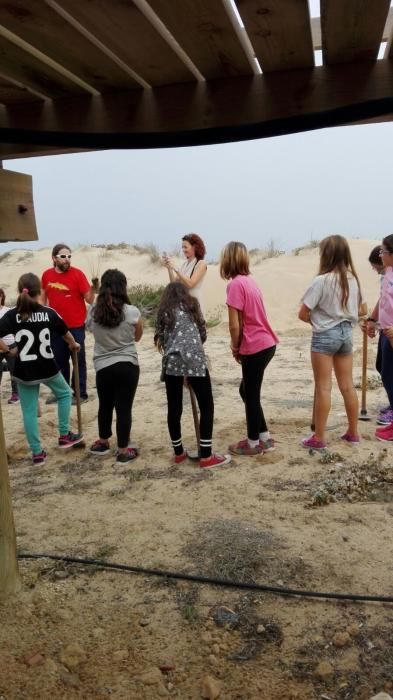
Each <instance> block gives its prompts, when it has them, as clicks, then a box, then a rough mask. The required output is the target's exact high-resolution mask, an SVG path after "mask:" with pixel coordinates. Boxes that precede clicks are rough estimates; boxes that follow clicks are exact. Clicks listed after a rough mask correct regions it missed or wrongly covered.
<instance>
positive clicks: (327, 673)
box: [314, 661, 334, 681]
mask: <svg viewBox="0 0 393 700" xmlns="http://www.w3.org/2000/svg"><path fill="white" fill-rule="evenodd" d="M333 674H334V668H333V666H332V664H331V663H329V661H320V662H319V664H318V666H317V667H316V669H315V671H314V676H315V677H316V678H318V679H319V680H320V681H328V680H329V679H330V678H331V677H332V676H333Z"/></svg>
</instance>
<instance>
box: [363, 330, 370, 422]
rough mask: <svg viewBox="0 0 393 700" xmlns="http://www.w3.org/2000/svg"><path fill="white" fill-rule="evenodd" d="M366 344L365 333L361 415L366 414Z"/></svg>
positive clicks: (364, 337) (365, 334) (364, 336)
mask: <svg viewBox="0 0 393 700" xmlns="http://www.w3.org/2000/svg"><path fill="white" fill-rule="evenodd" d="M367 344H368V336H367V333H363V352H362V408H361V413H362V414H366V413H367V400H366V394H367Z"/></svg>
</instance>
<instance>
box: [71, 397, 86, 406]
mask: <svg viewBox="0 0 393 700" xmlns="http://www.w3.org/2000/svg"><path fill="white" fill-rule="evenodd" d="M88 400H89V397H88V396H81V398H80V402H81V403H86V401H88ZM72 405H73V406H76V396H73V397H72Z"/></svg>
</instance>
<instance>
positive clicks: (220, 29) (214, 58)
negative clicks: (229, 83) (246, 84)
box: [149, 0, 252, 79]
mask: <svg viewBox="0 0 393 700" xmlns="http://www.w3.org/2000/svg"><path fill="white" fill-rule="evenodd" d="M149 5H150V6H151V7H152V8H153V10H154V12H156V14H157V15H158V16H159V18H160V19H161V21H162V22H163V23H164V24H165V26H166V27H167V28H168V29H169V31H170V32H171V34H172V35H173V37H174V38H175V39H176V41H178V43H179V44H180V46H181V47H182V48H183V49H184V51H185V52H186V54H187V55H188V56H189V57H190V58H191V60H192V61H193V63H194V64H195V65H196V66H197V68H198V69H199V70H200V72H201V73H202V75H203V76H204V77H205V78H207V79H212V78H223V77H227V76H237V75H252V70H251V68H250V64H249V61H248V59H247V56H246V54H245V52H244V50H243V48H242V46H241V44H240V42H239V39H238V38H237V36H236V32H235V30H234V28H233V25H232V22H231V20H230V18H229V16H228V13H227V12H226V11H225V8H224V6H223V3H222V0H199V1H198V2H195V0H182V2H181V3H175V2H173V0H149Z"/></svg>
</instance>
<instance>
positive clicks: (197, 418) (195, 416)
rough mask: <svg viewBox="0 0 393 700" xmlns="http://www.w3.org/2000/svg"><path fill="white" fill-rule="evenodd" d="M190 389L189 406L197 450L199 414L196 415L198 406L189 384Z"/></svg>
mask: <svg viewBox="0 0 393 700" xmlns="http://www.w3.org/2000/svg"><path fill="white" fill-rule="evenodd" d="M188 389H189V391H190V399H191V408H192V417H193V419H194V428H195V437H196V441H197V449H198V452H199V444H200V437H201V435H200V432H199V416H198V406H197V402H196V398H195V394H194V392H193V390H192V388H191V387H190V386H189V387H188Z"/></svg>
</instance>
